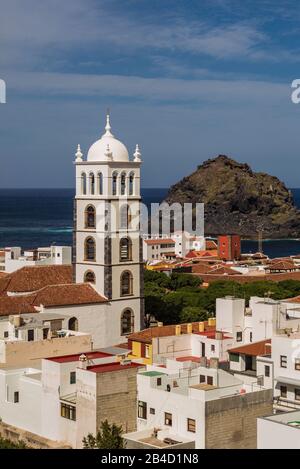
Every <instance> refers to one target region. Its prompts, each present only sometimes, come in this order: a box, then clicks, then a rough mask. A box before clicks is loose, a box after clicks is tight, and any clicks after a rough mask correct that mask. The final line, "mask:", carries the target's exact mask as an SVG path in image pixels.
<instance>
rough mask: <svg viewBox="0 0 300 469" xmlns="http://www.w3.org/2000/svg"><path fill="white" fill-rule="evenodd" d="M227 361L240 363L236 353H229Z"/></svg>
mask: <svg viewBox="0 0 300 469" xmlns="http://www.w3.org/2000/svg"><path fill="white" fill-rule="evenodd" d="M229 360H230V361H231V362H236V363H238V362H239V361H240V356H239V354H238V353H230V354H229Z"/></svg>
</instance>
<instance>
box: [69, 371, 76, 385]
mask: <svg viewBox="0 0 300 469" xmlns="http://www.w3.org/2000/svg"><path fill="white" fill-rule="evenodd" d="M75 383H76V371H71V373H70V384H75Z"/></svg>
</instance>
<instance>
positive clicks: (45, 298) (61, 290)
mask: <svg viewBox="0 0 300 469" xmlns="http://www.w3.org/2000/svg"><path fill="white" fill-rule="evenodd" d="M107 301H108V300H107V298H105V297H104V296H101V295H99V293H97V292H96V290H95V289H94V288H93V287H92V286H91V285H89V284H88V283H71V284H67V285H50V286H48V287H45V288H42V289H41V290H39V291H38V292H37V293H36V294H35V298H34V301H33V304H34V305H35V306H40V305H43V306H44V307H46V308H47V307H51V306H52V307H53V306H67V305H74V306H75V305H79V304H97V303H105V302H107Z"/></svg>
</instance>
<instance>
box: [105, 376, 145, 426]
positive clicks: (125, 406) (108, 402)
mask: <svg viewBox="0 0 300 469" xmlns="http://www.w3.org/2000/svg"><path fill="white" fill-rule="evenodd" d="M137 370H138V368H132V369H127V370H124V371H122V370H120V371H116V372H114V373H99V374H98V376H97V410H96V412H97V429H99V428H100V424H101V422H103V421H104V420H106V419H107V420H108V421H109V422H110V423H115V424H116V425H122V428H123V431H124V432H126V433H127V432H133V431H135V430H136V420H137V384H136V375H137Z"/></svg>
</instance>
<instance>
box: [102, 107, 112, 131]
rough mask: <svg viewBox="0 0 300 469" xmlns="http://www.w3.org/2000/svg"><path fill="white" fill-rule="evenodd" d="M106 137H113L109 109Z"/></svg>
mask: <svg viewBox="0 0 300 469" xmlns="http://www.w3.org/2000/svg"><path fill="white" fill-rule="evenodd" d="M104 135H105V136H106V137H113V134H112V133H111V125H110V114H109V109H107V113H106V126H105V134H104Z"/></svg>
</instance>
